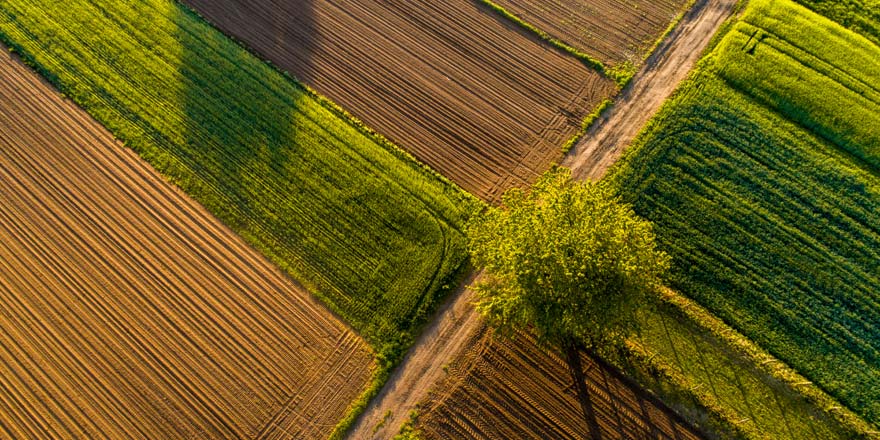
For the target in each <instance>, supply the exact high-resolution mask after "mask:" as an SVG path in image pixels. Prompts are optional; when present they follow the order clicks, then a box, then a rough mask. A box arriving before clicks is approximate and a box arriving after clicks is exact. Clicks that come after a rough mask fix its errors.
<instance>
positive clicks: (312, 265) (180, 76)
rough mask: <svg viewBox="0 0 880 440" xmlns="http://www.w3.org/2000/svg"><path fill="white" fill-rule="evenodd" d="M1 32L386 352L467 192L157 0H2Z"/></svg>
mask: <svg viewBox="0 0 880 440" xmlns="http://www.w3.org/2000/svg"><path fill="white" fill-rule="evenodd" d="M0 37H2V39H3V40H4V41H5V42H6V43H7V44H9V45H10V46H11V47H13V48H14V49H15V50H16V51H18V52H19V53H21V54H22V55H23V57H24V58H25V59H26V60H27V61H28V62H29V63H30V64H32V65H33V66H35V67H36V68H37V70H39V71H41V72H42V73H43V74H44V75H45V76H46V77H47V78H50V79H51V80H52V82H54V83H55V84H56V85H57V86H58V87H59V88H60V89H61V91H62V92H64V93H65V94H66V95H67V96H68V97H70V98H71V99H73V100H74V101H75V102H76V103H78V104H79V105H81V106H82V107H83V108H85V109H86V110H87V111H88V112H89V113H90V114H92V115H93V116H94V117H95V118H96V119H97V120H99V121H100V122H101V123H103V124H104V125H105V126H107V127H108V128H109V129H110V130H111V132H113V133H114V134H115V135H116V136H117V137H118V138H119V139H121V140H122V141H124V142H125V143H126V144H127V145H129V146H130V147H132V148H133V149H134V150H136V151H137V152H138V153H139V154H140V155H141V156H142V157H144V158H145V159H146V160H147V161H148V162H150V164H152V165H153V166H154V167H155V168H157V169H158V170H159V171H161V172H162V173H163V174H164V175H165V176H167V177H168V178H169V179H170V180H171V181H173V182H174V183H176V184H177V185H179V186H180V187H181V188H182V189H183V190H184V191H185V192H187V193H188V194H190V195H191V196H193V197H194V198H195V199H196V200H198V201H199V202H200V203H202V204H203V205H204V206H206V207H207V208H208V209H209V210H210V211H211V212H212V213H214V214H215V215H216V216H217V217H219V218H220V219H221V220H222V221H223V222H224V223H226V224H227V225H229V226H230V227H231V228H232V229H233V230H235V231H236V232H237V233H239V234H240V235H242V236H243V237H245V239H246V240H247V241H248V242H250V243H251V244H252V245H253V246H255V247H256V248H258V249H259V250H260V251H262V252H263V253H264V254H266V255H267V256H269V257H270V259H272V260H273V261H274V262H275V263H276V264H278V265H279V266H280V267H281V268H283V269H284V270H286V271H287V272H288V273H290V274H291V275H292V276H293V277H294V278H295V279H297V280H298V281H300V282H301V283H303V284H304V285H305V286H306V287H307V288H308V289H309V290H310V291H312V292H314V293H315V294H316V295H318V296H319V297H320V298H321V299H322V300H324V301H325V302H326V303H327V304H328V305H329V306H330V307H331V308H332V309H333V310H335V311H336V312H338V313H339V314H340V315H341V316H342V317H343V318H344V319H346V320H347V321H348V322H349V323H350V324H351V325H352V326H353V327H354V328H355V329H356V330H358V331H359V332H360V333H361V334H362V335H364V336H365V337H366V338H367V340H368V341H369V342H371V343H372V344H373V346H374V347H375V348H376V349H377V352H378V356H379V357H380V359H382V358H385V359H386V360H387V361H389V362H392V363H393V362H394V361H396V360H397V359H398V358H399V356H400V354H401V353H402V351H403V350H402V349H403V348H405V347H406V346H407V345H408V344H409V343H410V341H411V340H412V337H413V333H414V330H416V328H417V327H418V325H419V324H420V323H421V322H423V321H424V319H425V315H426V313H427V312H429V311H430V309H431V308H432V307H433V306H435V305H436V304H437V302H438V300H439V298H440V296H441V294H442V292H443V291H444V289H448V288H449V284H454V283H453V282H452V281H453V280H452V278H454V277H455V276H456V275H457V272H459V269H460V266H461V265H462V264H463V261H464V260H465V248H464V241H463V237H462V234H461V232H460V227H461V225H462V222H463V220H464V216H465V213H467V212H469V211H470V209H471V208H470V206H471V205H472V204H473V203H474V202H473V201H472V200H473V199H472V198H471V197H470V196H468V195H466V194H464V193H463V192H462V191H461V190H459V189H458V188H456V187H454V186H452V185H451V184H449V183H448V182H446V181H445V180H443V179H441V178H439V177H437V176H436V175H434V174H433V173H432V172H430V171H428V170H427V169H425V168H424V167H422V166H421V165H419V164H417V163H416V162H415V161H414V160H413V159H411V158H410V157H409V156H407V155H406V154H404V153H402V152H401V151H400V150H398V149H396V148H395V147H393V146H391V145H390V144H388V143H387V142H386V141H384V140H382V139H381V138H379V137H377V136H375V135H373V134H371V133H370V132H369V130H367V129H366V128H364V127H362V126H361V125H360V124H359V123H357V122H356V121H352V120H351V119H350V118H349V117H348V116H346V115H345V114H344V113H343V111H342V110H340V109H339V108H337V107H335V106H334V105H333V104H331V103H329V102H327V101H326V100H324V99H323V98H320V97H318V96H316V95H315V94H314V93H312V92H311V91H310V90H307V89H305V88H304V87H303V86H302V85H300V84H298V83H297V82H295V81H293V80H291V79H290V78H288V77H286V76H285V75H283V74H281V73H279V72H277V71H276V70H274V69H273V68H272V67H270V66H269V65H267V64H265V63H263V62H262V61H260V60H259V59H257V58H256V57H254V56H252V55H251V54H250V53H248V52H247V51H245V50H244V49H242V48H241V47H240V46H238V45H237V44H235V43H234V42H233V41H231V40H230V39H228V38H227V37H225V36H224V35H223V34H221V33H220V32H219V31H217V30H216V29H214V28H213V27H211V26H209V25H208V24H206V23H205V22H204V21H202V20H201V19H200V18H199V17H197V16H196V15H194V14H192V13H190V12H189V11H188V10H185V9H184V8H183V7H181V6H179V5H178V4H176V3H174V2H171V1H168V0H146V1H137V2H129V1H122V0H111V1H100V2H98V1H89V0H72V1H67V2H35V1H27V0H11V1H4V2H3V3H0Z"/></svg>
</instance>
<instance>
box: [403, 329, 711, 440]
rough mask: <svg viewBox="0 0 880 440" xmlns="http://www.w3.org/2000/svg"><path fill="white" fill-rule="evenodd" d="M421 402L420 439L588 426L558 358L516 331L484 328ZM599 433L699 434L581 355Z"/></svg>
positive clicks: (550, 434)
mask: <svg viewBox="0 0 880 440" xmlns="http://www.w3.org/2000/svg"><path fill="white" fill-rule="evenodd" d="M467 346H468V349H467V350H466V351H465V353H463V354H462V355H461V356H459V357H458V358H456V360H455V361H454V362H453V364H452V365H450V366H448V369H447V373H448V374H447V376H446V377H445V378H444V379H443V380H441V381H440V382H439V383H438V384H436V385H435V386H434V389H433V390H432V391H431V393H430V394H429V397H428V399H426V400H425V401H424V402H423V403H422V404H421V405H420V415H419V418H418V423H417V427H418V429H419V430H420V431H421V433H422V435H423V438H425V439H450V438H455V439H512V438H517V439H528V438H535V439H538V438H540V439H545V438H553V439H586V438H589V429H588V426H587V424H586V421H585V418H584V415H583V411H582V410H581V406H580V404H579V403H578V400H577V395H576V390H575V389H574V386H573V383H572V379H571V374H570V373H569V370H568V366H567V364H566V362H565V361H564V359H563V358H562V357H561V356H559V355H557V354H556V353H553V352H549V351H547V350H545V349H543V348H541V347H539V346H538V345H537V344H536V343H535V341H534V339H532V338H531V337H529V336H527V335H525V334H520V335H517V337H516V338H514V339H509V338H501V337H497V336H495V335H493V334H492V332H491V331H490V330H487V329H486V328H485V327H484V328H483V330H481V331H479V332H476V333H474V335H473V336H472V340H471V341H469V343H468V344H467ZM581 360H582V362H583V367H584V370H585V376H586V381H587V387H588V389H589V391H590V403H591V407H592V410H593V412H594V414H595V416H596V419H597V421H598V423H599V425H600V427H601V431H602V438H603V439H675V440H685V439H688V440H690V439H693V440H696V439H699V438H700V436H699V435H697V433H695V432H694V431H693V430H692V429H691V428H690V427H689V426H688V425H686V424H684V422H682V421H681V420H680V419H679V418H678V417H677V416H675V415H674V414H673V413H671V412H670V411H669V410H668V409H666V408H664V407H662V405H660V404H659V403H657V401H656V400H654V399H652V398H650V397H648V396H646V395H645V394H644V391H642V390H640V389H638V388H635V387H632V386H630V385H628V384H626V383H624V382H623V380H621V378H620V376H619V375H617V374H615V373H614V372H612V371H611V370H610V369H609V367H607V366H606V365H604V364H600V363H597V362H596V361H595V360H594V359H593V358H591V357H589V356H587V355H585V354H582V355H581Z"/></svg>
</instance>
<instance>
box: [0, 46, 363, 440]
mask: <svg viewBox="0 0 880 440" xmlns="http://www.w3.org/2000/svg"><path fill="white" fill-rule="evenodd" d="M0 49H2V52H3V53H5V55H0V304H2V307H0V437H4V438H9V437H11V438H22V439H24V438H27V439H40V438H46V439H63V438H112V439H123V438H155V439H159V438H167V439H172V438H173V439H184V438H199V439H202V438H257V437H265V438H277V437H285V438H318V437H326V436H327V435H328V433H329V431H330V430H332V428H333V426H334V425H335V424H336V423H337V421H338V420H339V419H340V418H341V417H342V415H343V414H344V413H345V411H346V409H347V407H348V405H349V404H350V403H351V401H352V400H353V399H354V398H355V397H357V396H358V394H359V393H360V392H361V391H362V390H363V389H364V386H365V384H366V383H367V381H368V380H369V378H370V374H371V365H372V361H371V354H370V352H369V350H368V349H367V348H366V346H365V344H364V342H363V341H361V340H360V338H359V337H357V336H356V335H354V334H352V332H351V331H349V330H347V329H346V327H345V326H344V325H343V324H342V323H341V322H340V321H339V320H338V319H337V318H335V317H334V316H332V315H331V314H330V313H329V312H328V311H326V310H325V309H323V308H322V307H321V306H320V305H319V304H317V303H316V301H315V300H313V299H312V298H311V296H310V295H309V294H308V293H307V292H304V291H303V290H302V289H301V288H300V287H298V286H296V285H295V284H293V283H292V282H291V281H290V280H288V279H287V278H285V277H284V276H283V275H282V274H281V273H280V272H279V271H278V270H277V269H276V268H274V267H273V266H272V265H270V264H269V263H268V262H267V261H266V260H265V259H264V258H262V257H261V256H260V255H258V254H257V253H256V252H255V251H254V250H252V249H251V248H249V247H248V246H247V245H246V244H245V243H244V242H243V241H242V240H241V239H240V238H238V237H236V236H235V235H234V234H233V233H232V232H231V231H230V230H229V229H227V228H225V227H224V226H223V225H221V224H220V223H219V222H218V221H217V220H216V219H214V218H213V217H211V216H210V215H209V214H208V213H207V212H206V211H205V210H204V209H203V208H202V207H200V206H199V205H197V204H196V203H194V202H193V201H192V200H190V199H189V198H187V197H185V196H184V195H182V194H181V193H180V192H179V191H177V190H176V189H175V188H173V187H172V186H170V185H169V184H167V183H165V182H164V181H163V180H162V179H161V177H160V176H159V175H157V174H156V173H155V172H154V171H153V170H152V169H151V168H150V167H149V166H148V165H147V164H146V163H145V162H143V161H141V160H140V159H139V158H138V157H137V156H136V155H135V154H134V153H133V152H132V151H130V150H127V149H125V148H123V147H122V146H120V145H118V144H117V143H116V142H115V141H114V140H113V138H112V137H111V136H110V135H109V134H108V133H107V132H106V131H105V130H104V129H103V128H102V127H101V126H99V125H98V124H97V123H96V122H94V121H93V120H91V119H90V118H89V117H88V116H87V115H86V114H85V113H84V112H83V111H81V110H79V109H77V108H75V107H74V106H73V105H72V104H71V103H70V102H69V101H65V100H63V99H62V98H61V96H60V95H59V94H58V93H57V92H56V91H55V90H53V89H51V88H50V87H49V86H48V85H47V84H46V83H44V82H41V81H40V80H39V79H38V78H37V75H36V74H34V73H33V72H32V71H30V70H28V69H27V68H26V67H24V66H23V65H22V64H21V63H20V62H19V61H18V60H16V59H14V58H12V57H11V56H10V55H9V52H8V51H7V50H6V49H5V48H0Z"/></svg>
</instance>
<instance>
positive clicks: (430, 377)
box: [349, 275, 482, 439]
mask: <svg viewBox="0 0 880 440" xmlns="http://www.w3.org/2000/svg"><path fill="white" fill-rule="evenodd" d="M475 279H476V276H474V275H471V276H469V277H468V278H467V279H466V280H465V281H464V282H462V284H461V286H462V287H461V288H459V290H458V291H456V292H454V293H453V295H451V296H450V300H448V301H447V302H446V303H445V304H444V305H443V307H441V309H440V311H439V312H438V313H437V318H436V319H435V320H434V321H433V322H432V323H431V324H430V325H429V326H428V328H426V329H425V331H424V332H423V333H422V335H421V336H420V337H419V339H418V340H417V341H416V344H415V345H413V347H412V348H411V349H410V351H409V353H407V355H406V358H404V360H403V363H402V364H401V366H400V367H399V368H397V370H395V371H394V373H393V374H392V375H391V378H390V379H389V380H388V383H386V384H385V387H384V388H382V391H381V392H380V393H379V395H378V396H377V397H376V398H375V399H373V401H372V402H371V403H370V405H369V406H368V407H367V410H366V411H364V414H362V415H361V417H360V418H359V419H358V421H357V423H356V424H355V425H354V427H352V429H351V431H350V433H349V438H351V439H388V438H391V437H393V436H394V435H395V434H397V431H398V430H399V429H400V426H401V425H402V424H403V423H404V422H405V421H406V420H407V418H409V413H410V411H412V410H414V409H415V408H416V405H418V404H419V402H421V401H422V400H423V399H424V398H425V396H427V395H428V392H429V391H430V390H431V387H432V386H434V384H435V383H437V382H438V381H439V380H440V379H442V378H443V376H445V372H444V371H443V366H444V365H446V364H448V363H449V362H451V361H452V360H453V359H455V358H456V357H458V354H459V353H461V352H462V351H463V350H464V349H465V345H466V344H467V342H468V341H469V340H470V338H471V336H472V335H473V334H474V333H475V332H476V331H477V330H478V329H479V328H480V327H481V325H482V321H481V320H480V319H479V316H478V315H477V311H476V310H475V309H474V307H473V306H472V305H471V302H472V301H473V298H474V293H473V291H472V290H471V289H469V288H468V286H470V285H471V284H473V282H474V280H475ZM388 411H391V416H390V417H388V418H387V419H385V416H386V414H387V412H388ZM383 420H385V422H384V423H382V421H383ZM380 423H381V424H382V426H381V428H379V429H376V426H378V425H379V424H380Z"/></svg>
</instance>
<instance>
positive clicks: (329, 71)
mask: <svg viewBox="0 0 880 440" xmlns="http://www.w3.org/2000/svg"><path fill="white" fill-rule="evenodd" d="M183 3H185V4H187V5H190V6H192V7H193V8H195V9H196V10H197V11H198V12H199V13H200V14H202V15H204V16H205V17H206V18H207V19H208V20H209V21H211V22H213V23H215V24H216V25H217V26H218V27H220V28H221V29H223V30H224V31H226V32H228V33H229V34H231V35H233V36H235V37H236V38H238V39H239V40H241V41H243V42H244V43H245V44H246V45H248V46H250V47H251V48H253V49H254V50H255V51H257V52H258V53H260V54H261V55H262V56H264V57H266V58H268V59H269V60H271V61H272V62H273V63H274V64H275V65H277V66H278V67H280V68H281V69H284V70H287V71H289V72H290V73H291V74H292V75H294V76H296V77H297V78H299V79H301V80H303V81H304V82H305V83H307V84H308V85H310V86H312V87H314V88H315V89H317V90H318V91H319V92H320V93H322V94H324V95H327V96H328V97H330V98H331V99H332V100H334V101H335V102H336V103H338V104H340V105H341V106H342V107H343V108H345V109H347V110H348V111H350V112H352V113H353V114H354V115H355V116H357V117H358V118H360V119H361V120H363V121H364V122H365V123H366V124H367V125H368V126H370V127H372V128H374V129H376V130H377V131H378V132H380V133H382V134H383V135H385V136H386V137H388V138H390V139H391V140H393V141H394V142H396V143H397V144H398V145H400V146H401V147H402V148H404V149H406V150H408V151H409V152H411V153H413V154H414V155H415V156H416V157H417V158H418V159H420V160H421V161H423V162H425V163H427V164H428V165H430V166H431V167H432V168H434V169H435V170H437V171H439V172H440V173H441V174H443V175H445V176H446V177H448V178H450V179H452V180H453V181H455V182H456V183H458V184H459V185H461V186H462V187H464V188H465V189H467V190H469V191H471V192H472V193H474V194H476V195H478V196H481V197H483V198H487V199H491V198H493V197H495V196H497V195H499V194H500V192H501V191H502V190H503V189H506V188H509V187H511V186H514V185H518V184H522V183H523V182H527V181H531V180H533V179H534V178H535V177H536V176H537V174H536V173H539V172H543V171H544V170H545V169H546V168H547V166H548V165H549V164H550V163H551V162H552V161H555V160H557V159H559V158H560V157H561V147H562V145H563V144H564V143H565V141H567V140H568V139H569V138H571V137H572V136H573V135H574V134H575V133H576V132H577V131H578V130H579V129H580V125H581V122H582V120H583V118H584V117H585V116H586V115H587V114H589V113H590V112H591V111H592V109H593V108H594V107H595V106H596V104H598V103H599V102H600V101H601V100H603V99H604V98H606V97H607V96H609V95H610V94H611V93H613V91H614V87H615V85H614V83H613V82H612V81H610V80H608V79H607V78H604V77H602V76H601V75H599V74H598V73H596V72H595V71H593V70H591V69H589V68H587V67H586V66H585V65H583V64H582V63H581V62H580V61H578V60H577V59H575V58H573V57H571V56H568V55H566V54H563V53H562V52H560V51H558V50H556V49H553V48H551V47H550V46H548V45H546V44H544V43H543V42H541V41H540V40H538V39H537V37H535V36H533V35H531V34H529V33H528V32H525V31H522V30H520V29H519V28H518V27H516V26H515V25H513V24H511V23H508V22H507V21H506V19H504V18H503V17H500V16H498V15H497V14H495V13H494V12H492V11H491V10H489V9H487V8H485V7H484V6H481V5H479V4H477V2H473V1H469V0H450V1H430V2H428V1H425V2H413V1H408V0H391V1H382V2H376V1H362V2H351V1H344V2H339V1H331V0H314V1H311V0H292V1H281V0H269V1H264V2H252V1H245V0H184V1H183Z"/></svg>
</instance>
